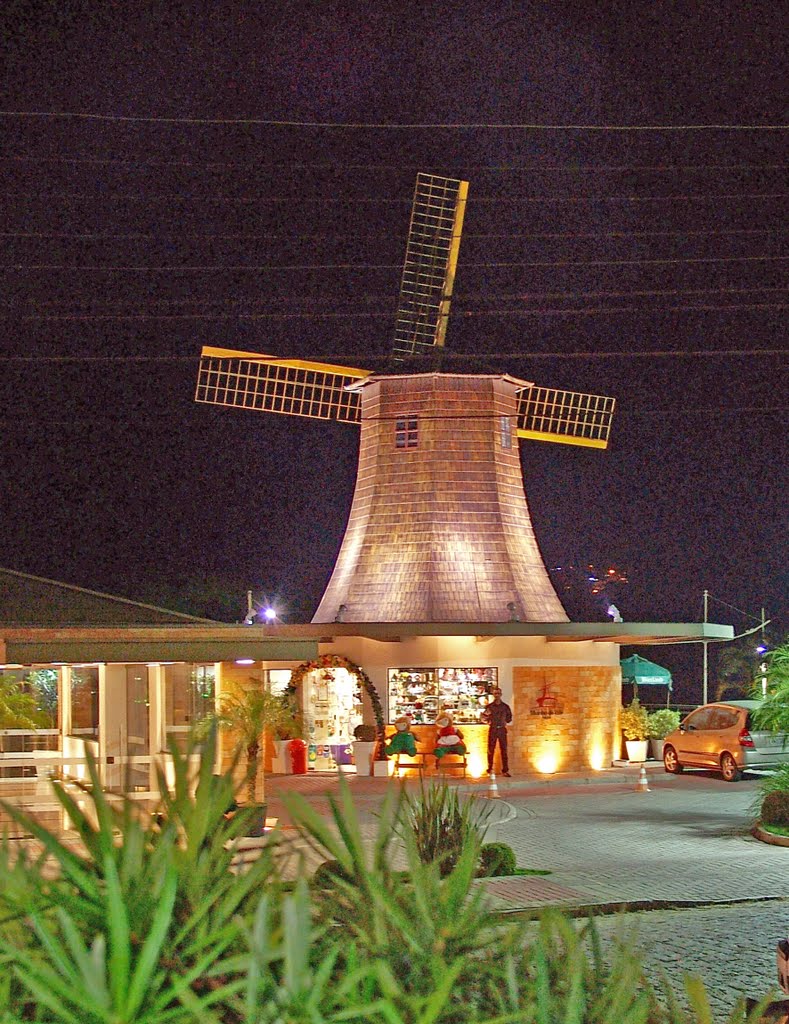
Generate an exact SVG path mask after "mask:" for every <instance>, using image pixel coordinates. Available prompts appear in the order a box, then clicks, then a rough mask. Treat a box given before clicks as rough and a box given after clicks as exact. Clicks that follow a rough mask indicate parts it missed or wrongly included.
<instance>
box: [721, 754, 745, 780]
mask: <svg viewBox="0 0 789 1024" xmlns="http://www.w3.org/2000/svg"><path fill="white" fill-rule="evenodd" d="M721 774H722V775H723V781H724V782H737V781H739V779H741V778H742V772H741V771H740V768H739V765H738V764H737V762H736V761H735V760H734V758H733V757H732V755H731V754H730V753H729V752H728V751H726V752H725V753H723V754H721Z"/></svg>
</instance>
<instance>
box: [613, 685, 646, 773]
mask: <svg viewBox="0 0 789 1024" xmlns="http://www.w3.org/2000/svg"><path fill="white" fill-rule="evenodd" d="M619 727H620V728H621V730H622V732H623V733H624V734H625V747H626V748H627V759H628V761H634V762H639V761H646V759H647V747H648V743H647V740H648V738H649V712H648V711H647V709H646V708H642V707H641V704H640V703H639V700H638V697H635V698H634V699H633V700H632V701H631V702H630V704H628V706H627V707H626V708H622V710H621V711H620V713H619Z"/></svg>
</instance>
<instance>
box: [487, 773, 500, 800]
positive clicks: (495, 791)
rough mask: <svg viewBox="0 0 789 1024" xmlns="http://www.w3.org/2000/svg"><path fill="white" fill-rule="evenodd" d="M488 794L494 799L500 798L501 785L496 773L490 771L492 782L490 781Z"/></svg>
mask: <svg viewBox="0 0 789 1024" xmlns="http://www.w3.org/2000/svg"><path fill="white" fill-rule="evenodd" d="M488 796H489V797H491V798H492V799H494V800H497V799H499V787H498V786H497V785H496V773H495V772H491V773H490V782H489V783H488Z"/></svg>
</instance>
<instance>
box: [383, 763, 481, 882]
mask: <svg viewBox="0 0 789 1024" xmlns="http://www.w3.org/2000/svg"><path fill="white" fill-rule="evenodd" d="M489 816H490V806H489V805H488V804H485V805H481V804H480V803H479V802H478V801H476V800H474V799H462V798H461V796H460V794H459V793H458V791H457V789H456V788H455V787H453V786H448V785H447V784H446V783H445V782H442V783H431V784H430V785H425V783H424V782H422V784H421V786H420V789H419V791H418V792H417V793H416V794H415V795H413V796H412V795H411V794H408V793H406V794H405V795H404V797H403V804H402V809H401V813H400V822H401V826H402V828H401V831H404V832H406V833H408V834H409V835H411V836H413V838H414V840H415V842H416V849H417V852H418V854H419V859H420V860H421V861H422V863H423V864H437V865H438V867H439V871H440V873H441V875H442V876H443V875H448V874H449V873H450V872H451V871H452V869H453V868H454V867H455V865H456V864H457V862H458V859H459V857H460V854H461V853H462V851H463V850H465V849H466V848H467V847H468V846H469V845H474V846H475V847H476V848H477V850H478V849H479V848H480V847H481V845H482V841H483V839H484V838H485V832H486V830H487V824H486V822H487V819H488V817H489Z"/></svg>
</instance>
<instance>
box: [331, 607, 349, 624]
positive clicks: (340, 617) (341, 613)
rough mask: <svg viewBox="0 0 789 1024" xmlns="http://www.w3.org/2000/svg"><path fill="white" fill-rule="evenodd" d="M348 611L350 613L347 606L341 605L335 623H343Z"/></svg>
mask: <svg viewBox="0 0 789 1024" xmlns="http://www.w3.org/2000/svg"><path fill="white" fill-rule="evenodd" d="M347 611H348V605H347V604H341V605H340V607H339V608H338V609H337V614H336V615H335V616H334V621H335V622H342V621H343V616H344V615H345V613H346V612H347Z"/></svg>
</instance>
